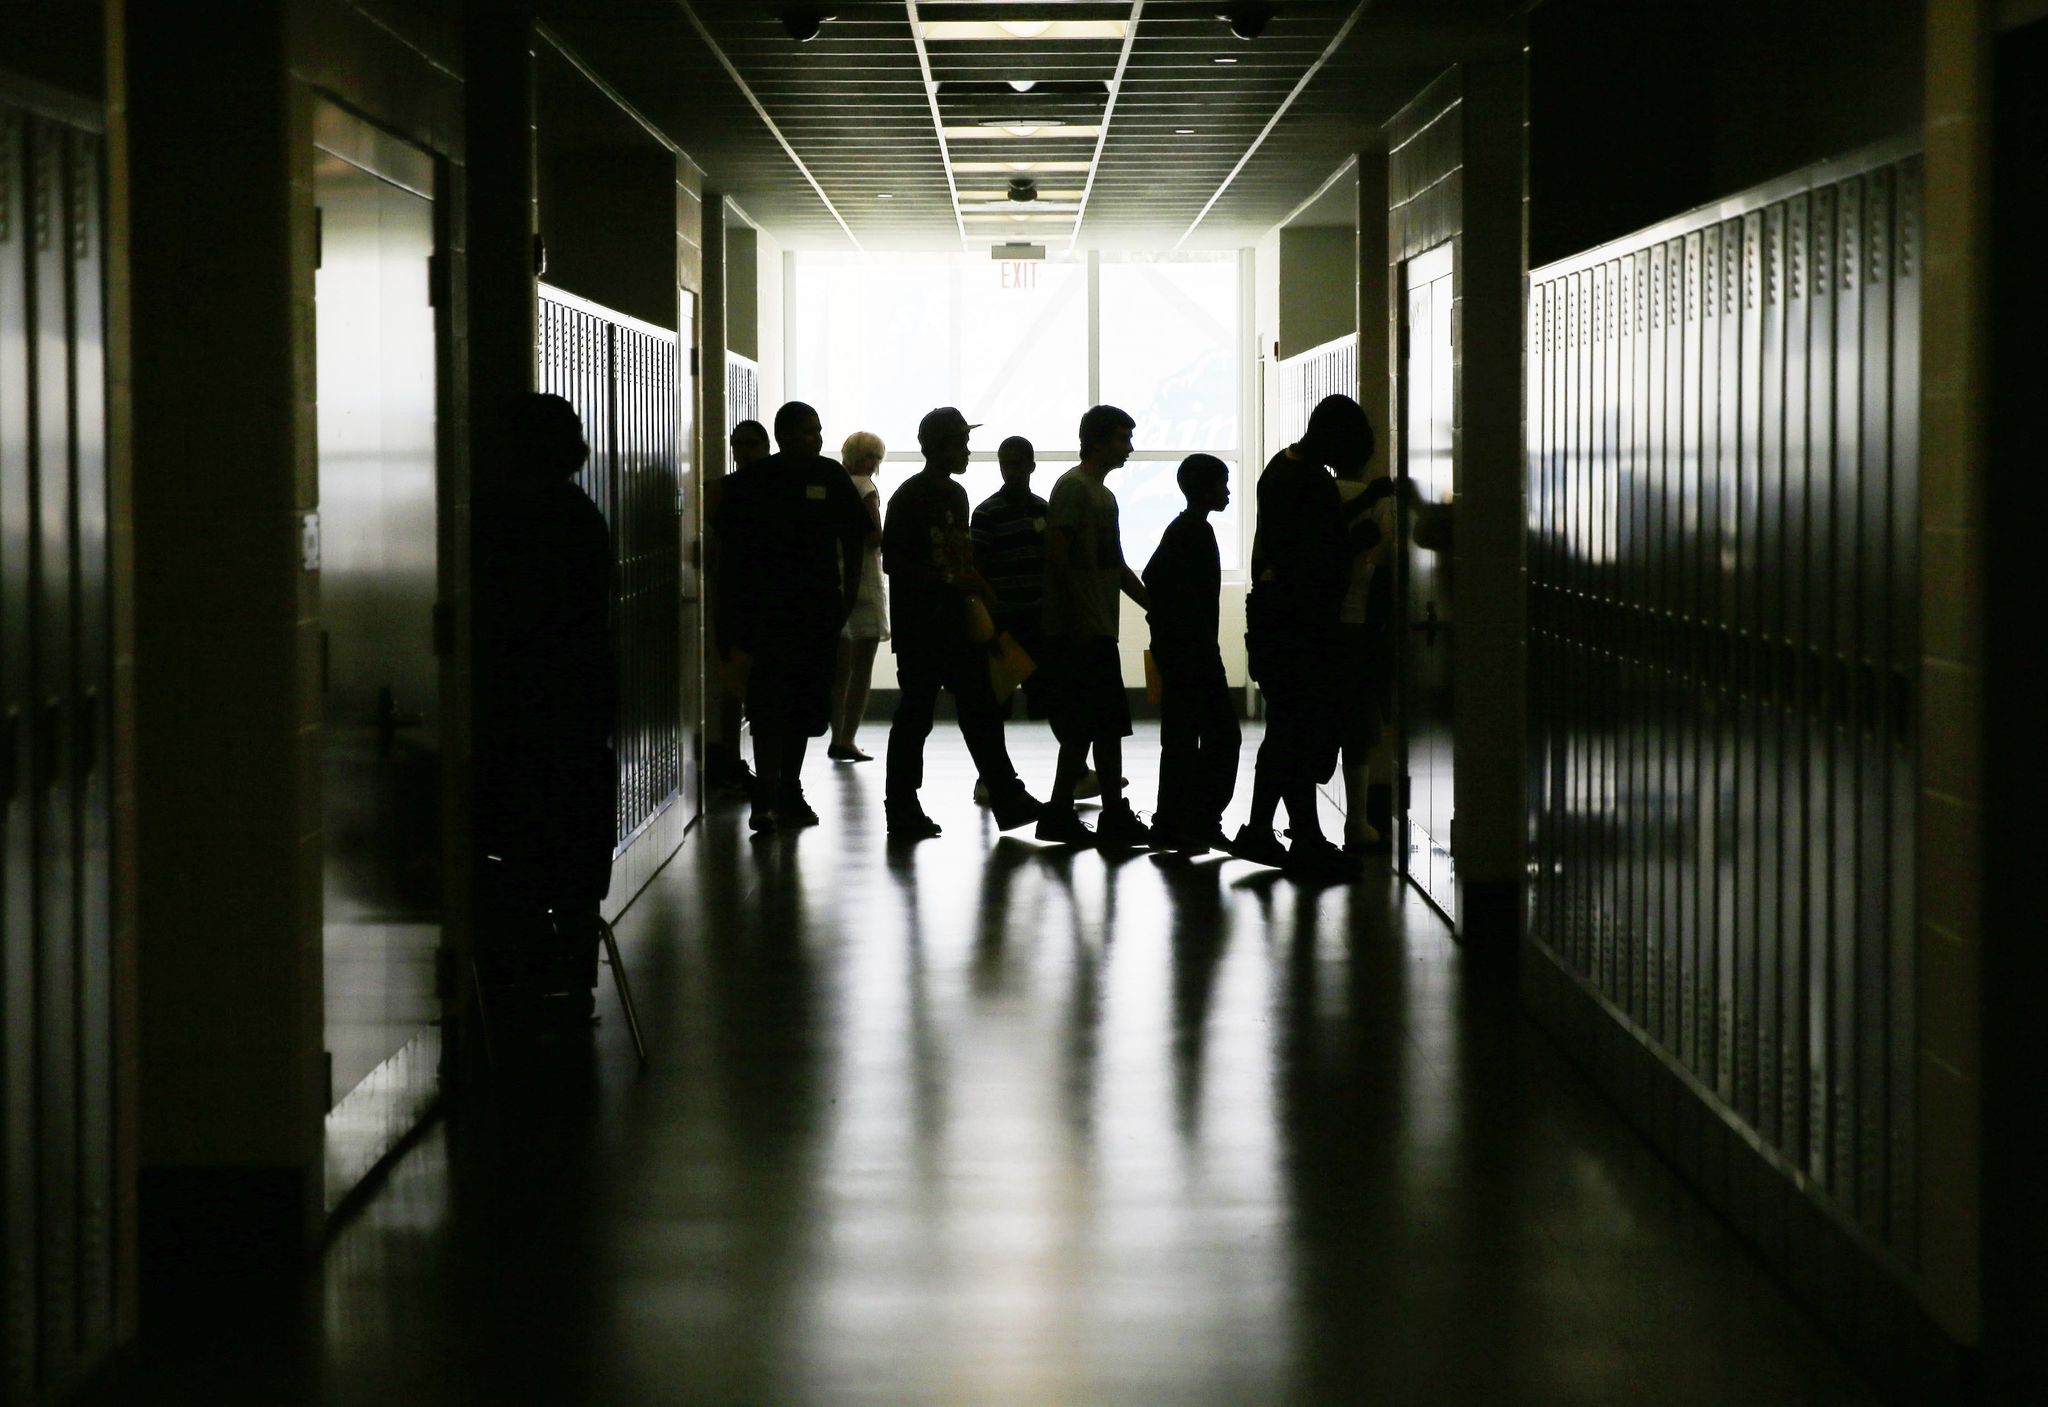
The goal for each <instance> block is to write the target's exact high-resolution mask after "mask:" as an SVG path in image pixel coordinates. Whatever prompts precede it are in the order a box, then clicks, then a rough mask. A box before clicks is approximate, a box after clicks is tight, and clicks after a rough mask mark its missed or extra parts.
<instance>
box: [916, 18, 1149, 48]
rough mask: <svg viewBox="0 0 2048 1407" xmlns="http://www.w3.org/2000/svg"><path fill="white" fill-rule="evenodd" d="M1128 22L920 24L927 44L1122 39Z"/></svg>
mask: <svg viewBox="0 0 2048 1407" xmlns="http://www.w3.org/2000/svg"><path fill="white" fill-rule="evenodd" d="M1129 28H1130V21H1129V20H994V21H990V20H921V21H919V23H918V26H917V30H918V34H919V35H920V36H921V37H923V38H924V39H927V40H984V41H985V40H990V39H998V40H1009V41H1010V42H1012V43H1015V42H1017V41H1019V40H1034V39H1035V40H1052V39H1121V38H1123V37H1124V35H1125V33H1126V32H1127V31H1128V30H1129Z"/></svg>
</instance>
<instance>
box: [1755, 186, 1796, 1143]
mask: <svg viewBox="0 0 2048 1407" xmlns="http://www.w3.org/2000/svg"><path fill="white" fill-rule="evenodd" d="M1785 214H1786V211H1785V206H1784V205H1783V204H1782V203H1780V204H1776V205H1772V206H1770V207H1768V208H1767V209H1766V210H1764V211H1763V212H1762V217H1761V218H1762V222H1763V229H1762V236H1763V245H1762V250H1761V269H1760V274H1761V278H1760V283H1759V289H1758V296H1757V307H1758V311H1759V313H1760V315H1761V319H1762V321H1761V325H1760V326H1759V327H1758V329H1757V333H1758V338H1757V340H1758V345H1759V347H1760V356H1761V361H1760V363H1759V379H1760V383H1761V390H1760V395H1759V397H1758V402H1757V404H1758V407H1759V409H1760V410H1761V412H1762V417H1763V423H1762V425H1761V427H1760V429H1759V431H1758V447H1759V449H1760V451H1761V455H1762V468H1761V474H1760V476H1759V481H1758V482H1759V492H1758V497H1757V516H1756V525H1755V526H1756V549H1757V550H1756V555H1755V558H1754V563H1755V565H1754V567H1753V568H1752V571H1751V579H1750V582H1749V592H1750V596H1751V599H1752V600H1753V601H1754V602H1755V612H1756V614H1755V624H1754V626H1753V629H1754V631H1755V637H1756V638H1755V645H1754V647H1753V665H1752V670H1751V674H1752V678H1753V681H1754V682H1753V694H1754V697H1755V699H1756V723H1757V763H1756V768H1757V799H1758V802H1759V805H1760V808H1761V809H1760V814H1759V816H1758V821H1757V838H1756V884H1757V911H1756V926H1757V942H1758V949H1759V953H1758V972H1757V982H1758V987H1757V996H1758V1009H1757V1114H1758V1118H1759V1121H1760V1122H1759V1126H1758V1132H1759V1133H1760V1134H1761V1135H1762V1136H1763V1138H1764V1141H1765V1142H1767V1143H1769V1144H1771V1145H1772V1146H1773V1147H1782V1146H1783V1141H1784V1113H1783V1110H1782V1107H1781V1104H1782V1098H1781V1096H1782V1094H1783V1081H1782V1079H1781V1077H1780V1072H1779V1057H1780V1054H1781V1051H1782V1044H1781V1043H1782V1039H1783V1031H1784V1026H1785V1008H1786V1004H1787V999H1788V996H1789V989H1788V988H1786V986H1785V983H1784V962H1785V951H1786V934H1785V933H1784V930H1783V926H1782V925H1781V923H1780V922H1779V920H1780V917H1781V912H1782V911H1781V897H1780V889H1779V875H1780V871H1781V867H1782V864H1783V856H1784V845H1785V819H1784V818H1785V767H1784V757H1785V749H1784V740H1783V730H1782V728H1781V727H1780V715H1779V709H1780V697H1781V693H1780V690H1781V675H1780V662H1781V649H1782V646H1783V644H1784V611H1785V592H1784V586H1783V582H1784V578H1785V574H1786V566H1787V562H1786V559H1785V547H1784V543H1785V537H1784V529H1785V482H1786V473H1787V469H1786V464H1785V295H1784V279H1785Z"/></svg>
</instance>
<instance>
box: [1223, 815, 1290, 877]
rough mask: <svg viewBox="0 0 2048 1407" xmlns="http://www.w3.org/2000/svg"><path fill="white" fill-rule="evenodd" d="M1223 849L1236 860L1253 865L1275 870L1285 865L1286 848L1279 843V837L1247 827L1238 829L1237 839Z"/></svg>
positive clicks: (1269, 832)
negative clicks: (1245, 861) (1247, 861)
mask: <svg viewBox="0 0 2048 1407" xmlns="http://www.w3.org/2000/svg"><path fill="white" fill-rule="evenodd" d="M1224 848H1225V849H1227V850H1229V852H1230V853H1231V854H1233V855H1235V856H1237V858H1238V859H1240V860H1250V861H1251V862H1252V863H1253V864H1255V865H1266V866H1270V867H1271V868H1273V869H1276V870H1277V869H1281V868H1283V867H1285V866H1286V864H1287V847H1286V846H1284V845H1282V844H1281V843H1280V837H1278V836H1276V835H1274V834H1273V832H1271V831H1262V830H1254V829H1253V828H1252V827H1251V826H1249V825H1244V826H1240V827H1238V830H1237V837H1236V838H1235V839H1234V840H1232V841H1231V842H1230V844H1229V845H1228V846H1226V847H1224Z"/></svg>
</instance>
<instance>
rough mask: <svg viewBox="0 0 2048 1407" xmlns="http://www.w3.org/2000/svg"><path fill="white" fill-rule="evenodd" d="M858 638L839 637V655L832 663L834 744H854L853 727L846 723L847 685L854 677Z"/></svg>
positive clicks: (836, 745)
mask: <svg viewBox="0 0 2048 1407" xmlns="http://www.w3.org/2000/svg"><path fill="white" fill-rule="evenodd" d="M859 647H860V642H859V641H858V640H849V639H848V638H847V637H846V636H844V635H842V636H840V637H839V657H838V658H837V659H836V660H834V661H833V664H832V746H833V747H835V748H843V747H851V746H853V729H852V728H851V727H848V726H847V724H846V695H847V685H848V683H849V682H850V681H851V680H852V678H853V654H854V651H855V650H857V649H858V648H859Z"/></svg>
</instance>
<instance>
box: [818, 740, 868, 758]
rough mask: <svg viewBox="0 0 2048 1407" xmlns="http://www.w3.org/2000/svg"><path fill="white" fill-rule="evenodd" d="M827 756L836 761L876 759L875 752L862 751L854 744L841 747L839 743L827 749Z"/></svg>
mask: <svg viewBox="0 0 2048 1407" xmlns="http://www.w3.org/2000/svg"><path fill="white" fill-rule="evenodd" d="M825 756H827V757H829V758H831V759H832V760H833V761H834V762H873V761H874V760H875V758H874V754H873V753H867V752H862V751H861V750H860V749H859V748H857V747H852V746H847V747H841V746H840V745H839V744H837V743H834V744H832V746H830V747H828V748H826V749H825Z"/></svg>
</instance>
